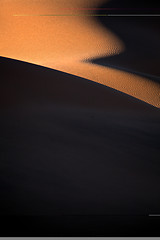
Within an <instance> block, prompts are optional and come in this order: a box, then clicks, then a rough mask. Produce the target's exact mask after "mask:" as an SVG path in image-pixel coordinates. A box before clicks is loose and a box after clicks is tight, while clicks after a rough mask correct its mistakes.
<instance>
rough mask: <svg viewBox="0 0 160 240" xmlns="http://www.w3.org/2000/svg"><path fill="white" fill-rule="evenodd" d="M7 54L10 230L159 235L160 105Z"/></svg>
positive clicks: (4, 132)
mask: <svg viewBox="0 0 160 240" xmlns="http://www.w3.org/2000/svg"><path fill="white" fill-rule="evenodd" d="M0 60H1V65H0V72H1V86H0V89H1V112H0V133H1V134H0V159H1V160H0V171H1V173H0V189H1V191H0V218H1V220H2V224H1V233H0V235H1V236H157V235H159V233H160V232H159V228H158V226H159V225H158V224H159V218H156V219H153V218H150V217H148V214H151V213H160V192H159V186H160V161H159V155H160V149H159V146H160V138H159V136H160V126H159V122H160V114H159V110H158V109H156V108H154V107H151V106H150V105H148V104H145V103H143V102H141V101H139V100H136V99H134V98H132V97H129V96H128V95H126V94H122V93H119V92H118V91H114V90H113V89H110V88H107V87H104V86H102V85H100V84H96V83H93V82H91V81H88V80H86V79H82V78H79V77H76V76H73V75H70V74H66V73H62V72H59V71H55V70H51V69H47V68H44V67H40V66H36V65H33V64H29V63H24V62H20V61H16V60H11V59H7V58H1V59H0Z"/></svg>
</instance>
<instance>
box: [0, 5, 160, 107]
mask: <svg viewBox="0 0 160 240" xmlns="http://www.w3.org/2000/svg"><path fill="white" fill-rule="evenodd" d="M103 2H104V1H98V0H94V1H89V0H88V1H83V0H78V1H73V0H69V1H65V0H60V1H50V0H40V1H38V0H34V1H31V0H28V1H27V3H26V1H25V0H13V1H10V0H5V1H3V2H2V4H1V12H0V14H1V42H0V54H1V56H4V57H9V58H14V59H19V60H22V61H27V62H31V63H36V64H38V65H42V66H46V67H49V68H53V69H57V70H60V71H63V72H67V73H70V74H74V75H77V76H80V77H83V78H86V79H89V80H92V81H95V82H98V83H102V84H104V85H106V86H109V87H111V88H114V89H116V90H119V91H121V92H124V93H127V94H129V95H131V96H134V97H135V98H138V99H140V100H143V101H145V102H147V103H149V104H152V105H154V106H156V107H159V104H160V100H159V92H160V86H159V84H158V83H157V82H153V81H150V79H148V78H147V77H144V76H139V75H136V74H132V73H131V72H130V73H128V72H127V71H120V70H118V69H111V68H108V67H103V66H98V65H97V66H95V65H92V64H91V63H86V62H84V61H85V60H87V59H92V58H97V57H103V56H113V55H117V54H120V53H122V52H123V51H124V50H125V48H126V46H125V44H124V42H123V41H122V40H121V39H120V38H119V37H118V35H115V34H114V33H113V32H111V31H110V30H109V29H107V28H104V26H102V24H100V23H99V22H98V21H97V20H96V19H95V18H94V17H85V16H71V17H68V16H38V15H49V14H51V15H54V14H55V15H63V14H64V15H65V14H77V15H79V14H82V11H80V10H78V8H82V7H97V6H98V5H100V4H102V3H103ZM66 8H72V9H74V8H76V9H77V10H65V9H66ZM75 11H76V12H75ZM85 13H94V11H89V12H86V11H85ZM14 15H16V16H14ZM18 15H29V16H18ZM146 40H147V39H146ZM153 44H154V43H153Z"/></svg>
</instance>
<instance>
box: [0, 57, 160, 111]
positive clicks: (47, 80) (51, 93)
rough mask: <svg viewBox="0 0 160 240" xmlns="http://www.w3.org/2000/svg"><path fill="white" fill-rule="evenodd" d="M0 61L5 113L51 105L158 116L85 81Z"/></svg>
mask: <svg viewBox="0 0 160 240" xmlns="http://www.w3.org/2000/svg"><path fill="white" fill-rule="evenodd" d="M0 61H1V66H0V72H1V83H0V85H1V94H0V99H1V101H0V106H1V109H4V110H5V109H12V108H13V109H14V108H17V107H19V106H24V107H25V106H27V105H28V106H32V105H33V104H39V105H40V106H41V104H54V105H62V106H70V107H71V106H75V107H80V108H84V109H88V108H90V109H102V110H107V111H108V110H111V111H113V110H115V111H118V112H119V111H122V112H123V111H128V112H130V111H133V110H134V111H136V112H137V113H138V112H140V111H143V112H144V113H145V112H150V113H154V112H157V110H156V108H153V107H152V106H150V105H148V104H146V103H144V102H142V101H140V100H137V99H135V98H133V97H131V96H129V95H127V94H124V93H121V92H119V91H116V90H114V89H111V88H109V87H106V86H103V85H101V84H98V83H94V82H91V81H88V80H87V79H83V78H80V77H77V76H74V75H71V74H67V73H64V72H60V71H57V70H53V69H49V68H45V67H40V66H38V65H34V64H29V63H26V62H21V61H18V60H13V59H9V58H2V57H1V58H0ZM158 112H159V111H158Z"/></svg>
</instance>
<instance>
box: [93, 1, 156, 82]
mask: <svg viewBox="0 0 160 240" xmlns="http://www.w3.org/2000/svg"><path fill="white" fill-rule="evenodd" d="M152 4H153V5H152ZM151 5H152V6H151ZM159 5H160V4H159V3H155V2H154V1H153V2H151V3H150V5H149V4H147V2H145V3H143V4H142V2H141V1H140V2H139V1H133V2H131V1H118V0H112V1H110V2H108V3H107V2H106V3H105V4H104V5H102V6H100V7H102V8H113V7H117V8H118V7H120V8H122V9H121V10H119V11H118V10H112V11H111V10H110V11H109V10H108V11H105V12H106V13H109V14H112V16H111V17H97V20H98V21H99V22H100V23H101V24H102V25H103V26H104V27H106V28H107V29H110V30H111V31H112V32H113V33H115V34H116V35H117V36H118V37H119V38H120V39H121V40H122V41H123V42H124V44H125V51H124V52H122V53H120V54H119V55H115V56H111V57H102V58H96V59H91V60H90V62H92V63H94V64H99V65H103V66H107V67H111V68H116V69H120V70H122V71H126V72H130V73H135V74H137V75H140V76H143V77H147V78H149V79H150V80H153V81H156V82H160V31H159V29H160V17H142V16H141V17H118V16H117V17H115V16H114V14H117V13H118V14H128V13H141V14H143V13H146V12H147V13H155V12H156V13H157V12H160V10H155V9H156V7H157V8H158V7H159ZM127 7H128V8H129V7H130V8H132V7H133V8H140V7H143V8H145V7H148V8H147V10H142V9H141V10H123V8H126V9H127ZM153 7H155V9H154V10H152V9H153ZM101 13H102V11H99V12H97V14H101ZM106 50H107V46H106Z"/></svg>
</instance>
